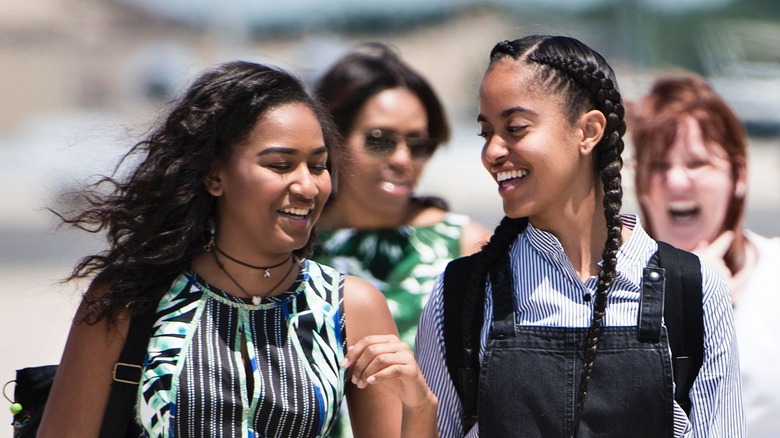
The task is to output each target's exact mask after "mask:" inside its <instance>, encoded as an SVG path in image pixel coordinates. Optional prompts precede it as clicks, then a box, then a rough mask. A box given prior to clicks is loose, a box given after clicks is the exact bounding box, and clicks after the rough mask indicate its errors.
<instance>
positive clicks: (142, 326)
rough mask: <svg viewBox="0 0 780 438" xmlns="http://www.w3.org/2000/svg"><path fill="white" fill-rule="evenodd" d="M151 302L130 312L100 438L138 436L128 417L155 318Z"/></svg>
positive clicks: (132, 412) (132, 408)
mask: <svg viewBox="0 0 780 438" xmlns="http://www.w3.org/2000/svg"><path fill="white" fill-rule="evenodd" d="M155 310H156V309H155V306H148V307H147V309H146V310H144V311H143V313H140V314H138V315H133V317H132V319H131V320H130V328H129V329H128V331H127V338H126V339H125V345H124V347H123V348H122V352H121V353H120V355H119V360H118V361H117V362H116V364H114V372H113V381H112V382H111V393H110V395H109V398H108V404H107V405H106V411H105V413H104V415H103V426H102V427H101V429H100V437H101V438H117V437H125V436H136V437H137V436H140V435H141V430H140V429H139V428H138V426H137V425H136V424H135V421H132V418H133V417H134V414H135V403H136V396H137V394H138V385H139V384H140V383H141V377H142V370H143V363H144V360H145V358H146V349H147V346H148V344H149V337H150V336H151V330H152V326H153V324H154V321H155V316H156V315H155V313H156V312H155Z"/></svg>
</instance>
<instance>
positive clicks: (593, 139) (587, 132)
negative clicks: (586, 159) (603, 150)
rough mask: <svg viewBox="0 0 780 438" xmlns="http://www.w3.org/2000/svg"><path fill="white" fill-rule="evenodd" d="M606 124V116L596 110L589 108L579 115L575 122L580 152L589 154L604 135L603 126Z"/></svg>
mask: <svg viewBox="0 0 780 438" xmlns="http://www.w3.org/2000/svg"><path fill="white" fill-rule="evenodd" d="M606 126H607V118H606V117H604V113H602V112H601V111H598V110H590V111H588V112H586V113H585V114H583V115H582V116H580V119H579V121H578V122H577V135H578V136H579V138H578V140H579V145H580V153H582V154H583V155H590V154H591V153H592V152H593V150H594V149H595V148H596V145H597V144H599V142H600V141H601V138H602V137H603V136H604V128H605V127H606Z"/></svg>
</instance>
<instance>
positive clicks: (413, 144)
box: [406, 138, 438, 158]
mask: <svg viewBox="0 0 780 438" xmlns="http://www.w3.org/2000/svg"><path fill="white" fill-rule="evenodd" d="M406 144H407V145H408V146H409V151H410V152H411V154H412V157H414V158H429V157H431V156H432V155H433V153H434V152H436V147H437V146H438V143H437V142H436V141H434V140H431V139H429V138H407V139H406Z"/></svg>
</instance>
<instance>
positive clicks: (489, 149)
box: [482, 135, 509, 164]
mask: <svg viewBox="0 0 780 438" xmlns="http://www.w3.org/2000/svg"><path fill="white" fill-rule="evenodd" d="M508 154H509V148H508V147H507V144H506V142H504V140H503V139H501V137H499V136H497V135H493V136H491V137H490V138H489V139H488V140H487V142H486V143H485V146H483V147H482V159H483V160H484V161H485V162H486V163H487V164H497V163H501V162H502V161H504V160H505V159H506V157H507V155H508Z"/></svg>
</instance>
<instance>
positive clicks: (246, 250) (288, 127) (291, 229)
mask: <svg viewBox="0 0 780 438" xmlns="http://www.w3.org/2000/svg"><path fill="white" fill-rule="evenodd" d="M327 159H328V151H327V148H326V147H325V142H324V139H323V135H322V129H321V127H320V124H319V121H318V119H317V117H316V116H315V114H314V113H313V112H312V111H311V109H309V108H308V107H307V106H305V105H303V104H287V105H283V106H280V107H278V108H275V109H272V110H270V111H268V112H267V113H265V114H264V115H263V116H262V117H261V118H260V119H259V120H258V123H257V124H256V126H255V127H254V129H253V130H252V131H251V133H250V135H249V138H248V139H247V141H246V142H245V143H243V144H239V145H237V146H236V147H235V150H234V151H233V153H232V154H231V156H230V157H229V159H228V161H227V162H226V163H224V164H222V165H218V166H217V167H216V168H215V169H214V171H213V172H211V174H210V175H209V176H208V177H207V178H206V181H205V183H206V186H207V188H208V190H209V192H210V193H211V194H212V195H214V196H215V198H216V201H217V224H218V227H217V233H216V235H217V244H218V245H219V247H220V248H221V249H223V250H224V251H225V252H227V253H228V254H230V255H231V256H233V257H235V258H238V259H239V260H242V261H245V262H247V263H250V264H254V265H260V266H268V265H273V264H277V263H279V262H281V261H283V260H284V259H286V258H287V257H289V254H290V252H292V251H293V250H295V249H298V248H301V247H303V246H304V245H305V244H306V242H307V240H308V239H309V235H310V234H311V231H312V228H313V226H314V224H315V222H316V221H317V219H318V218H319V216H320V213H321V212H322V207H323V205H324V203H325V201H326V200H327V198H328V196H329V194H330V191H331V181H330V174H329V172H328V170H327V169H326V162H327Z"/></svg>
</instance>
